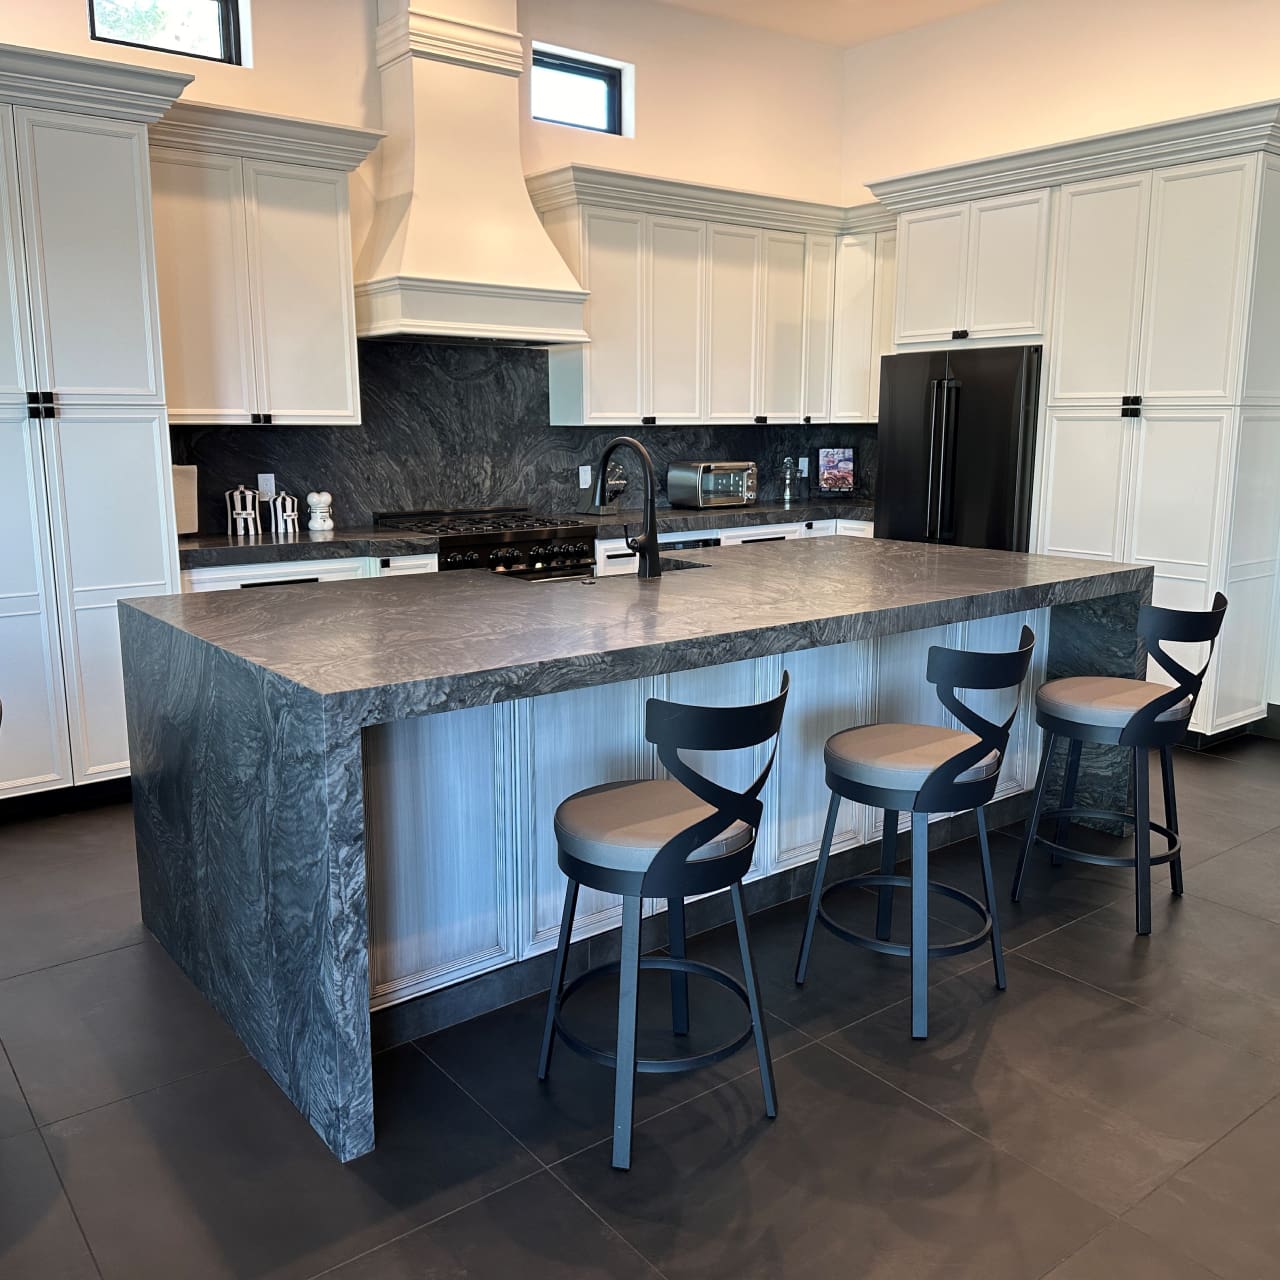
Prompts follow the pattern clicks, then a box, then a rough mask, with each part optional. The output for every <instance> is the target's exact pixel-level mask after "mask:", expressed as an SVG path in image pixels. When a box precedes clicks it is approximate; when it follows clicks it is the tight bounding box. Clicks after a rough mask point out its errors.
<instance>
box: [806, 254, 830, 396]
mask: <svg viewBox="0 0 1280 1280" xmlns="http://www.w3.org/2000/svg"><path fill="white" fill-rule="evenodd" d="M835 286H836V238H835V236H825V235H807V236H805V249H804V400H803V403H802V404H801V406H800V407H801V409H802V410H803V412H804V416H805V417H806V418H809V419H811V420H812V421H814V422H829V421H830V420H831V351H832V336H833V333H832V331H833V326H834V322H835Z"/></svg>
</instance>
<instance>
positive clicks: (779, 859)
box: [120, 538, 1152, 1160]
mask: <svg viewBox="0 0 1280 1280" xmlns="http://www.w3.org/2000/svg"><path fill="white" fill-rule="evenodd" d="M697 559H698V560H699V561H700V562H702V563H703V565H704V567H700V568H691V569H687V570H682V571H680V572H672V573H667V574H664V575H663V576H662V577H661V578H660V579H656V580H651V581H639V580H637V579H635V578H633V577H630V576H627V577H619V578H611V579H602V580H596V581H590V582H579V581H573V580H570V581H559V582H544V583H534V582H529V581H524V580H520V579H513V578H504V577H502V576H499V575H493V574H489V573H487V572H483V571H475V572H458V573H451V574H441V575H424V576H422V577H412V578H377V579H364V580H352V581H346V582H338V583H333V584H327V585H324V586H313V585H295V586H280V587H272V588H265V589H261V590H256V591H251V592H244V591H232V592H214V593H207V594H192V595H186V596H169V597H160V598H150V599H145V600H135V601H125V602H122V604H121V606H120V624H121V636H122V648H123V654H124V667H125V685H126V700H127V707H128V718H129V736H130V750H131V757H132V762H133V772H134V810H135V822H136V829H137V844H138V864H139V878H140V885H141V893H142V909H143V918H144V920H145V922H146V924H147V926H148V927H149V928H150V929H151V931H152V932H153V933H154V934H155V935H156V937H157V938H158V939H159V940H160V942H161V944H162V945H163V946H164V947H165V949H166V950H167V951H168V952H169V954H170V955H171V956H173V958H174V959H175V960H176V961H177V963H178V964H179V965H181V967H182V968H183V969H184V971H185V972H186V973H187V974H188V976H189V977H190V978H191V979H192V981H193V982H194V983H195V984H196V985H197V986H198V987H199V989H200V990H201V991H202V992H203V993H204V994H205V995H206V997H207V998H208V999H209V1000H210V1001H211V1002H212V1003H213V1004H214V1005H215V1006H216V1007H217V1008H218V1009H219V1010H220V1012H221V1013H222V1014H223V1016H224V1017H226V1019H227V1020H228V1022H229V1023H230V1024H231V1025H232V1027H233V1028H234V1029H235V1030H236V1032H237V1033H238V1034H239V1036H240V1037H241V1039H242V1040H243V1041H244V1043H245V1045H246V1047H247V1048H248V1050H249V1052H250V1053H251V1054H252V1055H253V1056H254V1057H255V1058H256V1059H257V1061H258V1062H259V1063H261V1064H262V1066H263V1067H264V1068H265V1069H266V1070H267V1071H268V1072H269V1073H270V1075H271V1076H272V1078H273V1079H274V1080H275V1081H276V1083H277V1084H278V1085H279V1086H280V1088H281V1089H282V1090H284V1092H285V1093H286V1094H287V1095H288V1096H289V1097H290V1098H291V1099H292V1100H293V1102H294V1103H295V1105H296V1106H298V1108H299V1109H300V1110H301V1111H302V1112H303V1114H304V1115H306V1117H307V1118H308V1120H309V1121H310V1122H311V1124H312V1125H313V1126H314V1128H315V1129H316V1130H317V1132H319V1133H320V1135H321V1136H322V1138H323V1139H324V1140H325V1142H326V1143H328V1145H329V1146H330V1148H331V1149H332V1150H333V1151H334V1152H335V1153H336V1154H337V1155H338V1156H339V1157H340V1158H341V1159H343V1160H348V1159H352V1158H354V1157H356V1156H359V1155H361V1154H363V1153H364V1152H366V1151H369V1150H370V1149H372V1146H373V1141H374V1116H373V1091H372V1071H371V1049H370V1007H371V1002H372V1003H374V1004H376V1003H378V1002H379V1001H380V1000H387V999H395V998H401V997H403V996H405V995H413V994H416V993H417V992H418V991H421V990H426V989H430V982H431V978H432V974H433V972H434V973H435V975H436V976H439V971H440V967H441V962H440V961H439V957H438V956H435V957H434V958H433V954H432V952H433V948H435V949H436V950H438V948H439V947H440V946H441V945H444V944H445V943H447V942H449V941H450V940H452V942H453V944H454V945H453V946H452V953H453V957H454V960H455V961H457V960H459V959H461V960H462V963H461V964H458V963H455V964H454V965H453V968H452V970H449V971H448V974H447V976H448V977H450V978H453V979H456V978H459V977H463V976H466V974H467V973H468V972H478V971H479V970H480V968H483V967H485V966H486V965H501V964H506V963H511V962H512V961H514V960H521V959H524V958H525V957H527V956H529V955H534V954H536V953H537V952H538V951H539V950H542V949H545V948H546V947H548V946H550V945H552V943H551V939H552V936H553V934H554V922H555V912H556V905H555V904H556V902H557V900H558V898H559V896H560V894H561V893H562V885H561V884H560V883H558V882H557V880H556V874H557V873H556V872H555V860H554V841H553V839H552V840H551V841H550V843H548V836H549V826H550V823H549V815H550V813H551V812H552V811H553V810H554V806H555V804H556V803H558V801H559V800H560V799H562V798H563V797H564V796H565V795H567V794H568V793H569V792H570V791H572V790H575V789H577V788H579V787H582V786H586V785H590V784H592V783H594V782H598V781H605V780H609V779H610V778H614V777H624V776H644V775H645V774H646V773H648V774H650V775H651V774H652V772H653V770H654V768H655V762H654V760H653V758H652V754H651V752H650V751H649V749H648V747H647V744H645V743H644V741H643V734H642V727H643V707H644V699H645V697H647V696H652V695H655V694H656V695H659V696H663V695H665V696H669V697H672V698H676V699H679V700H684V701H691V702H698V701H704V702H708V703H714V702H743V701H750V700H754V699H755V698H757V697H764V696H767V695H768V694H769V693H770V692H773V691H776V688H777V681H778V679H779V678H780V675H781V671H782V668H783V665H784V661H785V665H786V667H787V668H788V669H790V670H791V672H792V678H793V691H792V696H791V700H790V704H789V706H788V712H787V723H786V724H785V725H784V731H783V740H782V743H781V745H780V755H779V764H778V768H777V769H776V770H775V775H774V778H773V779H771V783H770V788H771V790H770V793H769V794H768V796H767V797H766V799H767V802H768V803H767V812H768V813H769V815H770V816H769V818H768V821H769V823H770V827H769V830H768V832H767V833H766V832H762V837H761V841H760V848H759V849H758V850H757V858H758V861H759V866H758V867H757V868H756V869H755V872H754V874H759V875H768V874H777V873H778V872H780V871H782V870H784V869H785V868H787V867H788V866H794V865H795V864H797V863H799V862H803V861H804V860H806V859H807V858H809V857H811V856H812V854H813V852H814V850H816V847H817V841H818V835H819V834H820V830H819V828H820V820H821V813H822V810H823V808H824V807H825V797H824V793H823V777H822V764H821V758H822V755H821V753H822V743H823V741H825V737H826V736H827V734H829V733H830V732H833V731H835V730H836V729H839V728H842V727H846V726H848V725H851V724H856V723H859V722H863V721H866V720H869V719H872V718H877V717H878V718H881V719H888V718H894V719H921V718H928V719H937V718H938V716H939V714H940V709H939V708H938V706H937V704H936V702H935V700H934V696H933V692H932V690H931V689H930V688H929V687H928V686H927V685H926V684H925V682H924V662H925V654H926V652H927V649H928V646H929V645H930V644H933V643H963V644H968V645H971V646H973V647H979V648H988V649H995V648H1001V647H1006V646H1008V644H1009V643H1010V642H1011V640H1012V639H1013V638H1014V637H1016V635H1017V629H1018V627H1020V625H1021V623H1022V622H1023V621H1024V620H1029V621H1030V622H1031V625H1032V626H1033V627H1034V628H1035V629H1036V630H1037V633H1038V635H1039V638H1040V643H1039V645H1038V652H1037V663H1036V667H1035V668H1034V670H1033V675H1032V678H1033V679H1036V678H1044V676H1045V675H1046V674H1047V675H1049V676H1059V675H1067V674H1076V673H1083V672H1097V673H1101V674H1117V675H1134V674H1141V673H1142V672H1143V670H1144V668H1145V655H1144V654H1143V653H1142V652H1141V651H1140V649H1139V647H1138V645H1137V643H1136V640H1135V638H1134V625H1135V621H1136V616H1137V611H1138V608H1139V607H1140V605H1141V604H1142V603H1144V602H1146V601H1148V600H1149V599H1150V593H1151V584H1152V571H1151V569H1150V568H1149V567H1138V566H1133V565H1115V564H1108V563H1104V562H1099V561H1092V560H1072V559H1065V558H1051V557H1040V556H1026V555H1012V554H1008V553H1003V552H992V551H976V550H969V549H964V548H954V547H935V546H927V545H919V544H913V543H895V542H880V541H868V540H854V539H842V538H831V539H818V540H804V541H798V542H776V543H775V542H770V543H762V544H759V545H755V546H752V547H749V548H734V549H721V550H711V551H706V552H699V553H698V554H697ZM784 655H785V658H784ZM1015 743H1016V746H1015V749H1014V750H1012V751H1011V758H1010V761H1009V763H1008V765H1007V767H1006V775H1007V776H1006V777H1005V779H1004V788H1005V792H1006V793H1009V792H1015V793H1016V792H1020V791H1022V790H1025V788H1026V787H1027V786H1028V785H1029V784H1030V779H1031V775H1032V773H1033V771H1034V764H1035V755H1036V750H1037V746H1038V743H1037V737H1036V734H1035V732H1034V730H1033V728H1032V727H1031V725H1030V720H1029V717H1028V715H1027V714H1026V713H1025V711H1024V713H1023V715H1022V716H1021V718H1020V723H1019V730H1018V733H1017V734H1016V735H1015ZM1095 772H1096V771H1095ZM726 776H727V775H726ZM1099 777H1100V780H1099ZM1099 777H1095V778H1094V779H1093V780H1092V781H1093V784H1094V785H1095V786H1099V787H1101V788H1102V790H1103V791H1104V792H1105V789H1106V787H1107V785H1108V784H1110V785H1111V786H1113V787H1115V786H1123V782H1122V781H1120V778H1119V776H1117V775H1114V774H1112V775H1110V777H1108V771H1107V770H1106V769H1105V768H1104V769H1103V770H1101V772H1100V775H1099ZM1095 794H1098V793H1095ZM1099 798H1104V797H1102V796H1099ZM1111 798H1115V797H1114V796H1113V797H1111ZM848 807H849V808H854V809H855V813H854V814H853V816H852V818H849V819H847V822H849V823H851V824H852V825H850V826H847V827H846V829H845V830H844V831H843V832H842V833H841V836H842V838H843V840H844V842H845V843H846V844H847V843H854V844H856V843H860V842H864V841H865V840H868V839H871V838H874V837H875V835H876V830H875V828H874V824H873V820H872V816H871V815H868V814H865V813H860V812H857V811H856V809H857V807H856V806H848ZM371 855H372V856H371ZM478 885H484V886H488V888H487V890H486V891H487V892H488V894H489V896H488V897H487V898H485V897H483V895H481V896H477V892H478V889H477V886H478ZM437 898H438V899H440V900H441V901H444V902H447V903H448V904H450V909H449V911H448V912H446V913H445V914H444V915H443V916H440V917H437V918H435V919H434V920H433V918H432V917H431V914H430V912H431V907H432V903H433V901H434V900H435V899H437ZM548 902H549V903H550V904H551V906H550V912H549V921H548V912H547V906H546V904H547V903H548ZM468 903H472V904H475V905H474V906H473V907H468V906H467V904H468ZM581 910H582V916H583V924H584V927H585V929H586V930H588V931H590V930H591V929H593V928H597V929H598V928H607V927H610V924H611V923H612V921H611V917H610V912H611V910H612V906H611V904H610V903H608V902H607V901H598V902H592V903H587V902H586V901H585V895H584V902H583V905H582V909H581ZM415 948H417V951H418V954H417V955H416V957H415V956H414V955H413V954H411V953H412V952H414V949H415ZM415 965H417V966H419V967H418V968H416V969H415V968H414V966H415ZM424 965H425V968H424V967H422V966H424ZM433 965H434V969H433ZM468 966H471V967H470V968H468ZM445 969H446V970H448V964H447V963H445ZM424 975H425V977H424ZM531 1048H532V1047H531ZM512 1069H513V1070H517V1069H524V1063H523V1060H520V1065H513V1068H512ZM530 1069H531V1068H530Z"/></svg>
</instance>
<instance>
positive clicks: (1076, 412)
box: [1038, 408, 1133, 560]
mask: <svg viewBox="0 0 1280 1280" xmlns="http://www.w3.org/2000/svg"><path fill="white" fill-rule="evenodd" d="M1130 421H1131V420H1130V419H1127V418H1122V417H1121V416H1120V410H1119V409H1118V408H1116V409H1095V410H1089V409H1059V410H1055V409H1050V410H1049V412H1048V413H1047V414H1046V416H1045V443H1044V450H1045V461H1044V478H1043V482H1042V485H1041V499H1040V502H1041V511H1040V529H1041V533H1040V540H1039V541H1040V545H1039V547H1038V550H1040V551H1042V552H1045V553H1047V554H1049V555H1061V556H1083V557H1086V558H1088V559H1092V560H1116V559H1120V558H1121V557H1122V556H1123V553H1124V537H1125V527H1126V520H1125V515H1126V507H1127V504H1128V502H1129V459H1130V456H1131V452H1132V448H1131V445H1132V434H1133V428H1132V427H1131V426H1130V425H1129V423H1130Z"/></svg>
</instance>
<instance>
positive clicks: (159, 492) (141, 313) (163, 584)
mask: <svg viewBox="0 0 1280 1280" xmlns="http://www.w3.org/2000/svg"><path fill="white" fill-rule="evenodd" d="M189 81H190V77H189V76H185V75H175V74H173V73H170V72H160V71H149V70H145V69H141V68H136V67H128V66H123V65H121V64H118V63H107V62H98V61H95V60H90V59H85V58H70V57H63V56H61V55H55V54H47V53H42V52H37V51H32V50H25V49H15V48H4V49H3V50H0V538H2V539H3V545H4V548H5V554H4V556H3V557H2V558H0V702H2V703H3V706H4V719H3V724H2V725H0V796H4V795H16V794H21V793H24V792H31V791H40V790H45V789H48V788H52V787H59V786H66V785H69V784H71V783H80V782H88V781H94V780H97V779H102V778H109V777H116V776H120V775H123V774H126V773H127V772H128V768H129V763H128V744H127V741H126V734H125V719H124V691H123V687H122V682H121V674H120V642H119V629H118V624H117V618H116V602H117V601H118V600H119V599H120V598H121V597H126V596H144V595H155V594H163V593H167V592H171V591H174V590H176V589H177V543H176V537H175V534H174V528H173V504H172V497H171V492H170V470H169V436H168V424H167V421H166V418H165V409H164V387H163V381H162V373H161V363H160V337H159V322H158V319H157V310H156V286H155V264H154V260H153V248H152V233H151V187H150V179H149V172H148V157H147V124H148V122H150V121H152V120H155V119H156V118H158V117H159V115H160V114H161V113H162V112H163V111H164V110H165V109H166V108H167V107H168V106H169V105H170V104H171V103H172V101H173V100H174V99H175V98H176V97H177V95H178V94H179V93H180V92H181V91H182V89H183V88H184V87H185V85H186V84H187V83H189Z"/></svg>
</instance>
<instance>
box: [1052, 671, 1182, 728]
mask: <svg viewBox="0 0 1280 1280" xmlns="http://www.w3.org/2000/svg"><path fill="white" fill-rule="evenodd" d="M1168 692H1169V686H1168V685H1165V684H1155V683H1153V682H1152V681H1150V680H1126V679H1124V677H1122V676H1067V677H1066V678H1065V679H1062V680H1050V681H1049V683H1048V684H1044V685H1041V686H1040V690H1039V692H1038V693H1037V694H1036V707H1037V709H1038V710H1040V711H1044V712H1046V713H1047V714H1048V715H1051V716H1057V717H1058V718H1059V719H1060V720H1070V721H1071V722H1072V723H1073V724H1089V725H1096V726H1097V727H1098V728H1102V729H1123V728H1124V726H1125V725H1127V724H1128V723H1129V721H1130V719H1131V718H1132V716H1133V713H1134V712H1135V711H1137V710H1139V709H1140V708H1142V707H1145V706H1146V705H1147V703H1148V702H1153V701H1154V700H1155V699H1156V698H1158V697H1160V695H1161V694H1163V693H1168ZM1190 714H1191V699H1190V698H1184V699H1183V700H1182V701H1181V702H1180V703H1178V704H1177V705H1176V706H1173V707H1170V708H1169V709H1168V710H1167V711H1162V712H1161V713H1160V715H1159V716H1158V717H1157V719H1158V720H1161V721H1165V720H1185V719H1186V718H1187V717H1188V716H1189V715H1190Z"/></svg>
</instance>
